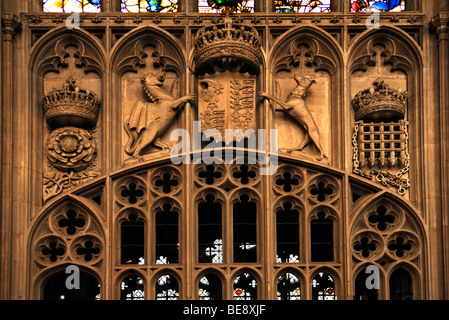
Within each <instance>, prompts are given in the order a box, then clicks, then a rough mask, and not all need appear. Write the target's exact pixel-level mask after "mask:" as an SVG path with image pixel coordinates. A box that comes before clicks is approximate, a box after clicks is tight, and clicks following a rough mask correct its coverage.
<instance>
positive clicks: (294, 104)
mask: <svg viewBox="0 0 449 320" xmlns="http://www.w3.org/2000/svg"><path fill="white" fill-rule="evenodd" d="M294 79H295V81H296V83H297V86H296V88H295V89H294V90H293V91H292V92H290V94H289V95H288V97H287V100H286V101H282V100H280V99H278V98H275V97H273V96H271V95H269V94H267V93H264V92H260V93H259V95H260V96H261V97H263V98H266V99H269V100H271V101H273V102H275V103H277V104H278V105H280V106H281V107H282V109H279V108H275V110H276V111H278V110H283V111H285V112H287V113H288V114H289V115H290V116H291V117H292V118H293V119H295V120H296V121H297V122H298V123H299V124H300V125H301V126H303V127H304V129H305V130H306V135H305V137H304V139H303V141H302V142H301V143H300V144H299V145H298V146H297V147H295V148H290V149H287V152H292V151H301V150H302V149H303V148H304V147H305V146H306V145H308V144H309V143H311V142H313V143H314V144H315V146H316V147H317V148H318V151H319V152H320V156H319V157H318V158H317V160H322V159H323V158H328V157H327V155H326V154H325V153H324V150H323V148H322V146H321V142H320V132H319V129H318V127H317V125H316V123H315V120H314V119H313V116H312V114H311V113H310V110H309V108H308V107H307V104H306V102H305V97H306V96H307V93H308V90H309V88H310V87H311V86H312V85H313V84H314V83H315V80H311V79H310V78H307V77H301V76H300V75H295V76H294Z"/></svg>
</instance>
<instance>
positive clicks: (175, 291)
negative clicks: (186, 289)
mask: <svg viewBox="0 0 449 320" xmlns="http://www.w3.org/2000/svg"><path fill="white" fill-rule="evenodd" d="M178 298H179V284H178V280H176V279H175V277H173V276H172V275H169V274H165V275H163V276H161V277H160V278H159V279H157V281H156V300H178Z"/></svg>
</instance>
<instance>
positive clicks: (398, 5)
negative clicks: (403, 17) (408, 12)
mask: <svg viewBox="0 0 449 320" xmlns="http://www.w3.org/2000/svg"><path fill="white" fill-rule="evenodd" d="M370 10H371V12H379V11H389V12H400V11H404V10H405V0H376V1H368V0H351V12H370Z"/></svg>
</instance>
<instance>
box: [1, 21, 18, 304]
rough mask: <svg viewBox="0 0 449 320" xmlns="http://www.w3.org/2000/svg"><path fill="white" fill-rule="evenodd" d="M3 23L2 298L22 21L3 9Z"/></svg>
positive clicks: (6, 292)
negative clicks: (16, 55) (17, 44)
mask: <svg viewBox="0 0 449 320" xmlns="http://www.w3.org/2000/svg"><path fill="white" fill-rule="evenodd" d="M1 24H2V40H3V42H2V60H1V63H2V79H1V85H2V97H1V99H2V100H1V101H2V107H1V123H0V125H1V136H2V141H1V177H2V179H1V213H0V219H1V220H0V226H1V229H0V230H1V232H0V238H1V239H2V242H1V247H0V260H1V264H2V268H1V269H0V270H1V271H0V282H1V283H2V286H1V289H0V299H10V298H11V296H10V295H11V290H10V288H11V286H12V283H11V277H12V264H13V263H12V260H13V252H12V240H13V239H12V234H13V232H12V221H11V220H12V214H13V210H12V206H13V202H12V189H13V144H12V142H13V128H14V123H13V122H14V121H13V116H14V113H13V112H14V100H13V94H12V93H13V90H14V74H13V69H14V61H13V60H14V59H13V58H14V35H15V34H16V32H18V31H20V29H21V24H20V22H19V18H18V17H17V16H16V15H13V14H9V13H3V14H2V16H1Z"/></svg>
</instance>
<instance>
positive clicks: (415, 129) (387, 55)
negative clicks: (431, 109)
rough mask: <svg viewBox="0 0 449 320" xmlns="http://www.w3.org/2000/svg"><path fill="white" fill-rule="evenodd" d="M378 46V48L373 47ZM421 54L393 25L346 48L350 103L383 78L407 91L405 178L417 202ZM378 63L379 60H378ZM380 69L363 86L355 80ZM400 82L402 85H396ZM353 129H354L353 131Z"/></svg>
mask: <svg viewBox="0 0 449 320" xmlns="http://www.w3.org/2000/svg"><path fill="white" fill-rule="evenodd" d="M375 47H377V49H376V48H375ZM423 56H424V53H423V50H422V49H421V47H420V46H419V44H418V43H417V42H416V41H415V40H414V39H413V38H412V37H411V36H410V35H409V34H408V33H406V32H405V31H403V30H401V29H400V28H398V27H395V26H381V27H380V28H378V29H368V30H366V31H364V32H362V33H361V34H360V35H358V36H357V37H355V38H354V39H353V40H352V42H351V43H350V45H349V48H348V59H347V61H348V80H347V81H348V82H347V83H348V88H350V89H349V95H350V98H349V99H350V101H351V100H352V99H353V98H354V97H355V95H356V94H357V92H358V91H359V90H360V89H366V88H369V87H370V86H372V84H373V80H375V79H376V78H378V79H380V80H384V77H387V79H385V83H386V84H387V85H392V88H394V89H395V90H396V89H397V90H400V89H401V90H406V91H407V93H408V98H407V105H406V108H405V114H404V116H403V118H404V120H405V121H407V122H406V123H407V127H408V135H409V138H408V146H409V147H408V150H409V153H410V159H413V161H410V164H409V167H410V170H409V172H408V177H409V180H410V182H411V183H410V187H411V188H410V191H409V195H408V196H409V198H410V199H416V197H417V196H416V195H417V194H419V193H420V192H423V188H424V185H423V182H422V181H421V176H422V174H423V171H424V170H426V168H425V166H424V165H422V163H424V161H425V159H424V151H423V149H422V148H423V147H422V144H421V139H422V135H423V133H424V130H425V129H424V128H425V122H424V120H423V119H424V118H425V116H424V115H425V114H426V107H427V104H426V103H425V102H426V100H427V94H426V93H425V88H426V83H425V82H424V81H423V72H424V67H425V61H424V59H423ZM377 60H379V61H377ZM381 67H382V68H383V69H385V71H383V73H381V74H379V72H378V71H376V72H377V73H376V72H375V71H371V73H370V74H369V75H367V76H365V77H364V78H361V79H362V80H363V79H365V83H364V84H363V85H362V83H361V81H362V80H360V79H357V77H354V76H353V74H354V73H356V72H357V73H358V74H365V73H367V72H369V70H370V69H373V70H374V68H381ZM386 70H389V71H388V72H389V73H388V75H391V76H393V75H395V76H397V77H398V78H399V79H400V80H398V81H395V80H394V79H392V77H389V78H388V76H387V75H386V72H387V71H386ZM398 75H399V76H398ZM355 80H357V81H355ZM400 82H401V83H403V84H402V86H401V85H399V83H400ZM350 101H348V104H347V107H345V108H348V109H349V110H348V111H349V112H348V113H347V115H348V117H349V121H348V124H349V126H350V128H354V124H355V119H354V118H355V112H354V110H353V108H351V107H350V105H351V102H350ZM352 130H353V129H352Z"/></svg>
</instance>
